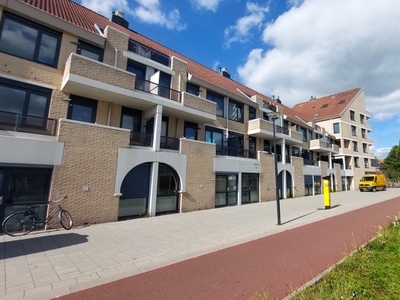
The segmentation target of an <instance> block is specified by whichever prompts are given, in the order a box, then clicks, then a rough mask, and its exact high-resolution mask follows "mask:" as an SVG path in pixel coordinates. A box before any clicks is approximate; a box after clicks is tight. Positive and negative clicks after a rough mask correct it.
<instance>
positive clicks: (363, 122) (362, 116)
mask: <svg viewBox="0 0 400 300" xmlns="http://www.w3.org/2000/svg"><path fill="white" fill-rule="evenodd" d="M360 123H361V124H365V116H364V115H363V114H360Z"/></svg>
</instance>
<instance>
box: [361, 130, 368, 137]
mask: <svg viewBox="0 0 400 300" xmlns="http://www.w3.org/2000/svg"><path fill="white" fill-rule="evenodd" d="M361 136H362V138H363V139H365V138H366V137H367V135H366V134H365V129H364V128H362V129H361Z"/></svg>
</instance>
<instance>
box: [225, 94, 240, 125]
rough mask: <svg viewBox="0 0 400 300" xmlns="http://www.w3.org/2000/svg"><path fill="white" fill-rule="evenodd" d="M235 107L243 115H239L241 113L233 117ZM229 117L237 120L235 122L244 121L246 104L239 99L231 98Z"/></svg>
mask: <svg viewBox="0 0 400 300" xmlns="http://www.w3.org/2000/svg"><path fill="white" fill-rule="evenodd" d="M235 107H236V108H237V109H238V111H239V112H240V114H241V117H240V116H239V114H237V117H236V118H234V117H232V115H233V111H234V109H235ZM228 119H229V120H232V121H235V122H239V123H244V104H243V103H240V102H238V101H235V100H232V99H229V104H228Z"/></svg>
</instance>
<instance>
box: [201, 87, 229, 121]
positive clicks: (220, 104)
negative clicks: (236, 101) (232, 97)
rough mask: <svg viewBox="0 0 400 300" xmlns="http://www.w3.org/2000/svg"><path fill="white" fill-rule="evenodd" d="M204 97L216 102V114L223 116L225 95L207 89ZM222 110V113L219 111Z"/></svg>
mask: <svg viewBox="0 0 400 300" xmlns="http://www.w3.org/2000/svg"><path fill="white" fill-rule="evenodd" d="M206 99H207V100H210V101H213V102H215V103H216V104H217V116H218V117H224V115H225V97H224V96H223V95H221V94H218V93H215V92H213V91H211V90H207V95H206ZM221 111H222V113H221Z"/></svg>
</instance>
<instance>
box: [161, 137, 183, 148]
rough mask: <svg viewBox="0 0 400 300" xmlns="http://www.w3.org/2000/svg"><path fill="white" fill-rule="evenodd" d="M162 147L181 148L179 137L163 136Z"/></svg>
mask: <svg viewBox="0 0 400 300" xmlns="http://www.w3.org/2000/svg"><path fill="white" fill-rule="evenodd" d="M160 148H162V149H171V150H179V139H177V138H171V137H166V136H162V137H161V142H160Z"/></svg>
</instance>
